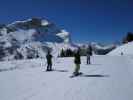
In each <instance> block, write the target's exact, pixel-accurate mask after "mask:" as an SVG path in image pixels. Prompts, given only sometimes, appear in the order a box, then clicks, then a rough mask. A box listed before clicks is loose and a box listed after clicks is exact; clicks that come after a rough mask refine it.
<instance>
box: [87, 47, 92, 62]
mask: <svg viewBox="0 0 133 100" xmlns="http://www.w3.org/2000/svg"><path fill="white" fill-rule="evenodd" d="M86 56H87V64H91V61H90V60H91V56H92V47H91V45H89V47H88V48H87V53H86Z"/></svg>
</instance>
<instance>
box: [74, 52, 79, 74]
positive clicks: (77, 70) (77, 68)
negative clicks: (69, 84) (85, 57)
mask: <svg viewBox="0 0 133 100" xmlns="http://www.w3.org/2000/svg"><path fill="white" fill-rule="evenodd" d="M74 63H75V65H76V66H75V71H74V73H73V74H74V75H78V74H79V70H80V64H81V59H80V51H79V50H78V51H77V52H76V53H75V55H74Z"/></svg>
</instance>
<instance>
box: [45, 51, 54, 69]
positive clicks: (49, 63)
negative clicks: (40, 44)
mask: <svg viewBox="0 0 133 100" xmlns="http://www.w3.org/2000/svg"><path fill="white" fill-rule="evenodd" d="M52 57H53V56H52V55H51V54H50V51H48V53H47V55H46V59H47V70H46V71H52Z"/></svg>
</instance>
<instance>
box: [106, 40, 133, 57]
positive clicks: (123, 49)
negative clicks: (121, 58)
mask: <svg viewBox="0 0 133 100" xmlns="http://www.w3.org/2000/svg"><path fill="white" fill-rule="evenodd" d="M121 54H124V55H133V42H129V43H127V44H124V45H122V46H119V47H117V48H116V49H114V50H113V51H111V52H110V53H109V54H108V55H121Z"/></svg>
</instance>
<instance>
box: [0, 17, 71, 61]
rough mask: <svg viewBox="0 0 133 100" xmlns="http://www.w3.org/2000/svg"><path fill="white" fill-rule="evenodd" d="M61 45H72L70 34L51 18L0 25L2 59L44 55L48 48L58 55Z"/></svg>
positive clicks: (63, 46) (62, 46) (0, 55)
mask: <svg viewBox="0 0 133 100" xmlns="http://www.w3.org/2000/svg"><path fill="white" fill-rule="evenodd" d="M60 47H61V48H66V47H72V46H71V38H70V34H69V33H68V32H67V31H65V30H63V29H60V28H59V27H57V26H56V25H55V24H54V23H52V22H50V21H49V20H46V19H41V18H32V19H28V20H24V21H16V22H13V23H11V24H8V25H1V27H0V52H1V53H0V58H1V59H2V60H5V59H14V58H15V56H17V55H21V58H25V59H26V58H35V57H44V56H45V53H46V52H47V50H48V49H51V50H52V51H53V53H54V54H56V55H57V53H58V52H57V51H58V50H57V48H60ZM16 58H19V57H16Z"/></svg>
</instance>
